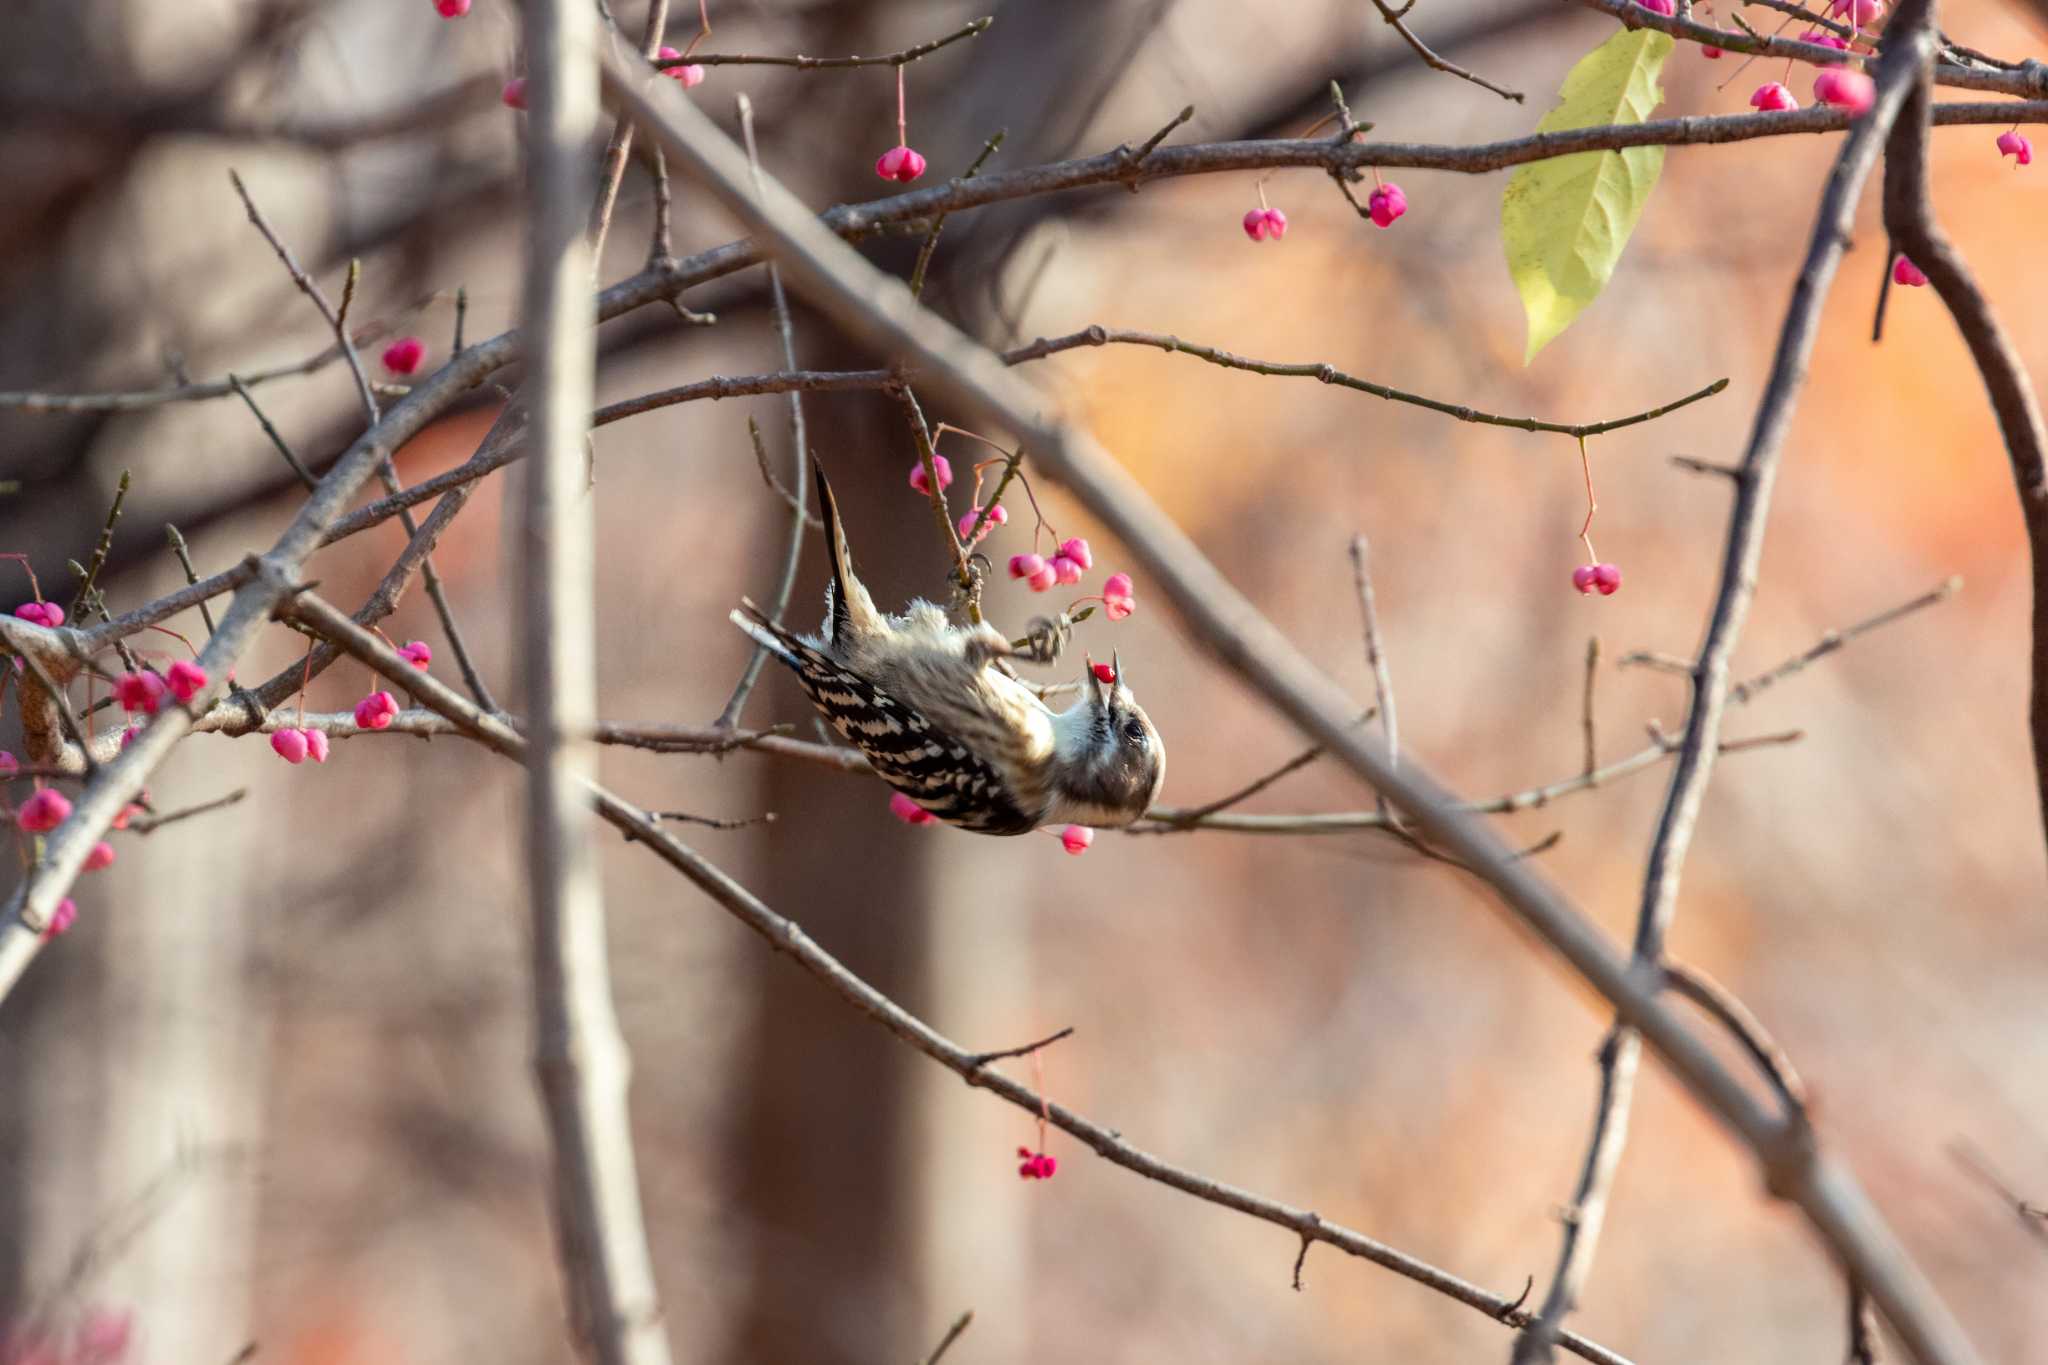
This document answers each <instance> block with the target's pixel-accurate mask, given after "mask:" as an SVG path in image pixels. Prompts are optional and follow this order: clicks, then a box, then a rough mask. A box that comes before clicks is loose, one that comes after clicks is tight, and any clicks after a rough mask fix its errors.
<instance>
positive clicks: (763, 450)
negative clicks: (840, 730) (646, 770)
mask: <svg viewBox="0 0 2048 1365" xmlns="http://www.w3.org/2000/svg"><path fill="white" fill-rule="evenodd" d="M747 439H748V440H749V441H750V442H752V443H753V447H754V466H755V468H757V469H759V470H760V471H761V482H762V483H764V484H766V485H768V491H769V492H771V493H773V494H774V495H775V496H776V497H778V498H781V499H782V504H783V506H785V507H787V508H789V509H790V511H791V512H793V513H795V514H797V515H798V516H801V517H802V518H803V519H804V524H805V525H806V526H808V527H810V528H811V529H812V530H813V531H822V530H824V529H825V523H824V521H823V520H821V519H820V518H819V517H818V516H817V515H816V514H815V513H813V512H812V511H811V510H810V509H809V508H808V507H806V506H804V504H803V503H802V502H800V501H799V500H798V499H797V495H796V494H794V493H792V492H790V491H789V490H788V489H787V488H784V487H783V486H782V480H780V479H778V478H776V477H775V471H774V470H772V469H770V468H769V467H768V447H767V446H766V445H764V444H763V443H762V441H761V424H760V423H759V422H756V421H755V420H754V419H753V418H751V417H749V418H748V419H747ZM723 723H724V724H728V725H729V724H731V722H730V721H726V722H723Z"/></svg>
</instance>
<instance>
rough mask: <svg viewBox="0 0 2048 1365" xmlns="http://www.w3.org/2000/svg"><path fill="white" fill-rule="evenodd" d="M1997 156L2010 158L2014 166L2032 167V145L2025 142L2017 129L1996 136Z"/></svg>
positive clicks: (2023, 136) (2024, 138)
mask: <svg viewBox="0 0 2048 1365" xmlns="http://www.w3.org/2000/svg"><path fill="white" fill-rule="evenodd" d="M1998 154H1999V155H2000V156H2009V157H2011V158H2012V164H2013V165H2014V166H2028V165H2032V164H2033V160H2034V144H2033V143H2031V142H2029V141H2027V139H2026V137H2025V135H2024V134H2022V133H2021V132H2020V131H2019V130H2018V129H2017V128H2015V129H2011V130H2010V131H2007V132H2003V133H2000V134H1999V135H1998Z"/></svg>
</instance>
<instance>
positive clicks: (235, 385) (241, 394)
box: [228, 374, 319, 488]
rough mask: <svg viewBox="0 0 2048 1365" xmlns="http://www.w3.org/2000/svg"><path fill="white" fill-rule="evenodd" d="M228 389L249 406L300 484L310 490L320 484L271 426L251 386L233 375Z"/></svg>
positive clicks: (229, 379)
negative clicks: (257, 403)
mask: <svg viewBox="0 0 2048 1365" xmlns="http://www.w3.org/2000/svg"><path fill="white" fill-rule="evenodd" d="M228 387H229V388H231V389H233V390H234V391H235V396H236V397H238V398H240V399H241V400H242V401H243V402H244V403H246V404H248V407H249V411H250V413H251V414H253V415H254V416H255V418H256V421H257V424H258V425H260V426H261V427H262V428H263V434H264V435H265V436H268V437H269V438H270V444H271V445H273V446H275V447H277V453H278V454H280V455H282V456H284V462H285V463H286V464H287V465H289V466H290V467H291V471H292V473H294V474H296V475H298V476H299V482H300V483H302V484H304V485H306V487H308V488H312V487H314V486H315V485H316V484H318V483H319V480H318V479H315V478H314V477H313V471H312V470H310V469H308V468H306V466H305V465H304V464H303V463H301V462H300V460H299V457H298V455H297V453H295V452H294V451H293V450H292V448H291V445H290V444H289V443H288V442H286V440H285V439H284V436H283V434H282V433H281V432H279V431H278V429H277V428H276V427H275V426H273V425H272V424H271V421H270V417H269V415H268V414H266V413H265V412H264V411H263V409H262V408H260V407H258V406H257V405H256V395H254V394H252V393H250V392H249V386H248V385H247V384H245V383H243V382H242V381H241V380H240V379H238V378H236V377H235V376H234V375H233V374H230V375H228Z"/></svg>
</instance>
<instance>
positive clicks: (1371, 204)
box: [1365, 180, 1408, 228]
mask: <svg viewBox="0 0 2048 1365" xmlns="http://www.w3.org/2000/svg"><path fill="white" fill-rule="evenodd" d="M1365 209H1366V212H1367V213H1369V214H1371V215H1372V221H1373V226H1374V227H1383V228H1387V227H1392V226H1393V225H1394V220H1395V219H1396V218H1399V217H1400V216H1401V215H1402V214H1404V213H1406V212H1407V211H1408V196H1407V195H1406V194H1404V193H1403V192H1402V190H1401V187H1400V186H1399V185H1396V184H1395V183H1394V182H1393V181H1391V180H1389V181H1388V182H1387V183H1386V184H1384V185H1381V186H1380V187H1379V188H1377V189H1375V190H1374V191H1373V192H1372V195H1371V196H1370V197H1369V198H1368V199H1367V200H1366V201H1365Z"/></svg>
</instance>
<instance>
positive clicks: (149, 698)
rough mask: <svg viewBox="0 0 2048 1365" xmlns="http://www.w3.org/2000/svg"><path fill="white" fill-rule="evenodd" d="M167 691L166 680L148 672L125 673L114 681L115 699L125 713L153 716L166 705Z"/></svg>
mask: <svg viewBox="0 0 2048 1365" xmlns="http://www.w3.org/2000/svg"><path fill="white" fill-rule="evenodd" d="M167 690H168V689H167V688H166V687H165V686H164V680H163V679H162V678H159V677H158V676H157V675H156V674H154V673H151V672H148V671H144V672H141V673H123V674H122V675H121V676H120V677H118V678H116V679H114V697H115V699H116V700H118V701H119V702H120V703H121V709H122V710H123V711H140V712H142V713H143V714H144V715H150V716H153V715H155V714H156V713H157V709H158V708H159V707H161V706H162V705H163V704H164V693H165V692H166V691H167Z"/></svg>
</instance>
